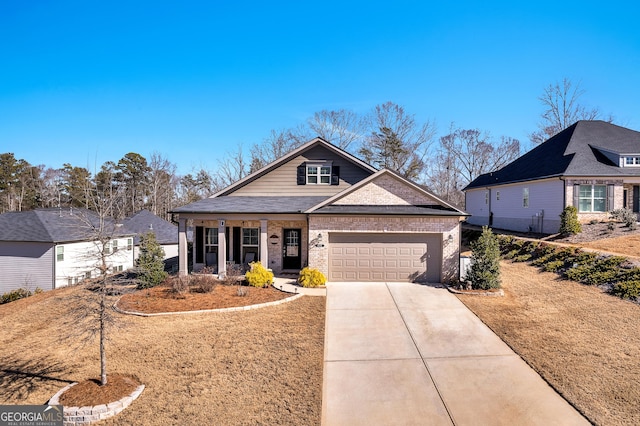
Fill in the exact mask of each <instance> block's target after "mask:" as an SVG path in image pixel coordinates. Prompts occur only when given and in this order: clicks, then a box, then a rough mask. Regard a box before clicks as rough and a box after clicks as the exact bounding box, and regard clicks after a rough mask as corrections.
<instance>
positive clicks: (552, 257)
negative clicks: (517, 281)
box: [499, 235, 640, 299]
mask: <svg viewBox="0 0 640 426" xmlns="http://www.w3.org/2000/svg"><path fill="white" fill-rule="evenodd" d="M499 242H500V253H501V255H502V257H503V258H504V259H510V260H512V261H514V262H531V264H532V265H534V266H537V267H539V268H541V269H542V270H544V271H547V272H555V273H557V274H559V275H561V276H563V277H565V278H568V279H570V280H573V281H577V282H580V283H583V284H587V285H602V284H610V285H611V286H612V287H611V293H612V294H615V295H617V296H619V297H622V298H625V299H635V298H638V297H640V268H638V267H632V266H630V265H629V262H628V261H627V258H625V257H622V256H607V255H601V254H598V253H594V252H588V251H584V250H581V249H580V248H577V247H558V246H554V245H552V244H547V243H544V242H540V241H527V240H522V239H519V238H516V237H513V236H511V235H500V236H499Z"/></svg>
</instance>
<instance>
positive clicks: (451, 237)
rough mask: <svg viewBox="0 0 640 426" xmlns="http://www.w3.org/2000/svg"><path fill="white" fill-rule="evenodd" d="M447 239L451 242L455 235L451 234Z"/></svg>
mask: <svg viewBox="0 0 640 426" xmlns="http://www.w3.org/2000/svg"><path fill="white" fill-rule="evenodd" d="M447 241H449V242H450V243H451V242H453V235H451V234H449V236H448V237H447Z"/></svg>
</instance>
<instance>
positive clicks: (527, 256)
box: [513, 253, 531, 262]
mask: <svg viewBox="0 0 640 426" xmlns="http://www.w3.org/2000/svg"><path fill="white" fill-rule="evenodd" d="M530 259H531V254H530V253H525V254H520V255H518V256H516V257H514V258H513V261H514V262H526V261H528V260H530Z"/></svg>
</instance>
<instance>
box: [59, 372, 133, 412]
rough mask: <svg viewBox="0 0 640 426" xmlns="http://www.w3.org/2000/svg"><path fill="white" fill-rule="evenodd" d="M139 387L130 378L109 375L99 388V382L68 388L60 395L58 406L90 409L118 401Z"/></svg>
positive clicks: (84, 383) (93, 381) (85, 382)
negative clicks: (105, 382) (104, 383)
mask: <svg viewBox="0 0 640 426" xmlns="http://www.w3.org/2000/svg"><path fill="white" fill-rule="evenodd" d="M138 386H140V381H139V380H138V379H136V378H135V377H132V376H126V375H122V374H109V375H108V376H107V384H106V385H104V386H100V381H99V380H93V379H91V380H85V381H83V382H80V383H78V384H77V385H75V386H72V387H70V388H69V389H68V390H67V391H66V392H65V393H63V394H62V395H60V404H62V405H63V406H65V407H92V406H96V405H102V404H109V403H111V402H116V401H119V400H120V399H122V398H124V397H125V396H127V395H130V394H131V392H133V391H134V390H136V388H137V387H138Z"/></svg>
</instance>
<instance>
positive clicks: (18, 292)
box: [0, 288, 42, 305]
mask: <svg viewBox="0 0 640 426" xmlns="http://www.w3.org/2000/svg"><path fill="white" fill-rule="evenodd" d="M36 290H37V289H36ZM40 291H41V292H42V290H40ZM31 294H32V293H31V292H30V291H29V290H27V289H26V288H17V289H15V290H11V291H10V292H7V293H5V294H3V295H2V296H0V305H2V304H3V303H9V302H13V301H15V300H19V299H24V298H25V297H29V296H31Z"/></svg>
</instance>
